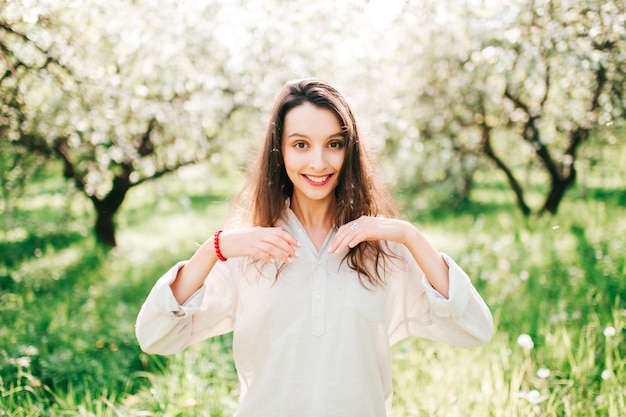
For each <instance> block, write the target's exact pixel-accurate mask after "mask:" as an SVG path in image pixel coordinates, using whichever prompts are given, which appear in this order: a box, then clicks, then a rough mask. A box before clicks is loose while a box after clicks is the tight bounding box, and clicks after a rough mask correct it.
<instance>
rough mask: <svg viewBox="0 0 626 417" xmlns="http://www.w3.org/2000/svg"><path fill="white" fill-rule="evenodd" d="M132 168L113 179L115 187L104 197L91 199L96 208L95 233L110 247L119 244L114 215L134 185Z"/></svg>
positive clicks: (99, 239) (101, 241) (100, 240)
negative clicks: (131, 180)
mask: <svg viewBox="0 0 626 417" xmlns="http://www.w3.org/2000/svg"><path fill="white" fill-rule="evenodd" d="M131 172H132V170H131V169H130V168H129V169H125V170H124V172H123V173H122V174H121V175H120V176H117V177H115V178H114V179H113V187H112V188H111V191H109V194H107V195H106V197H104V198H103V199H99V198H97V197H95V196H92V197H91V201H92V203H93V205H94V208H95V209H96V224H95V229H94V231H95V233H96V238H97V239H98V241H99V242H100V243H101V244H103V245H104V246H106V247H108V248H114V247H115V246H117V241H116V240H115V221H114V217H115V214H116V213H117V210H118V209H119V208H120V206H121V205H122V202H123V201H124V197H125V196H126V193H127V192H128V190H129V189H130V187H131V186H132V184H131V182H130V179H129V178H130V173H131Z"/></svg>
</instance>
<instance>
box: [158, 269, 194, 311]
mask: <svg viewBox="0 0 626 417" xmlns="http://www.w3.org/2000/svg"><path fill="white" fill-rule="evenodd" d="M185 263H186V261H181V262H178V263H177V264H176V265H174V266H173V267H172V268H170V270H169V271H167V272H166V273H165V274H164V275H163V276H162V277H161V278H159V280H158V281H157V283H156V285H155V287H154V297H155V298H154V299H155V300H156V301H157V303H158V304H159V307H160V308H159V310H160V311H163V312H166V313H167V314H169V316H170V317H171V318H173V319H182V318H185V317H187V316H190V315H192V314H194V313H195V312H196V311H198V310H199V309H200V305H201V304H202V299H203V298H204V293H205V291H206V287H205V286H204V285H203V286H202V287H200V288H199V289H198V290H197V291H196V292H195V293H193V294H192V295H191V297H189V298H188V299H187V301H185V302H184V303H183V305H180V304H178V301H176V297H174V293H173V292H172V288H171V287H170V285H172V283H173V282H174V281H176V277H177V275H178V271H180V269H181V268H182V267H183V266H184V265H185Z"/></svg>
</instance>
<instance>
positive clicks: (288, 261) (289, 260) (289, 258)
mask: <svg viewBox="0 0 626 417" xmlns="http://www.w3.org/2000/svg"><path fill="white" fill-rule="evenodd" d="M292 262H293V258H292V257H291V256H288V257H287V263H288V264H290V263H292Z"/></svg>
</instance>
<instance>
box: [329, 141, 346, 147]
mask: <svg viewBox="0 0 626 417" xmlns="http://www.w3.org/2000/svg"><path fill="white" fill-rule="evenodd" d="M330 147H331V148H337V149H340V148H342V147H343V142H341V141H336V142H331V143H330Z"/></svg>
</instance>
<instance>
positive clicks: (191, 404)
mask: <svg viewBox="0 0 626 417" xmlns="http://www.w3.org/2000/svg"><path fill="white" fill-rule="evenodd" d="M196 404H198V402H197V401H196V400H194V399H193V398H187V399H185V401H183V407H185V408H189V407H194V406H195V405H196Z"/></svg>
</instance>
